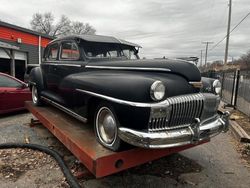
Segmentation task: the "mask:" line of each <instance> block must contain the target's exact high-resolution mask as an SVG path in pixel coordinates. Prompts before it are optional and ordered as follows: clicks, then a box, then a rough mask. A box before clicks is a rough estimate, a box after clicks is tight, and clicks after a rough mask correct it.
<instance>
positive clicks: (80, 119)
mask: <svg viewBox="0 0 250 188" xmlns="http://www.w3.org/2000/svg"><path fill="white" fill-rule="evenodd" d="M41 99H42V100H44V101H45V102H47V103H49V104H51V105H53V106H55V107H56V108H59V109H60V110H62V111H64V112H66V113H67V114H69V115H71V116H73V117H75V118H76V119H78V120H79V121H82V122H83V123H87V121H88V119H87V118H85V117H82V116H80V115H79V114H77V113H75V112H73V111H72V110H70V109H68V108H65V107H64V106H62V105H60V104H58V103H56V102H54V101H52V100H50V99H48V98H46V97H44V96H41Z"/></svg>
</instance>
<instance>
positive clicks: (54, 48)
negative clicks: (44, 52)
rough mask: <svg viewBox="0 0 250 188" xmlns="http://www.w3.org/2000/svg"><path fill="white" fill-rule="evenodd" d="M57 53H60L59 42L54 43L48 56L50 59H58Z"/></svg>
mask: <svg viewBox="0 0 250 188" xmlns="http://www.w3.org/2000/svg"><path fill="white" fill-rule="evenodd" d="M57 54H58V44H52V45H51V46H50V47H49V51H48V56H47V58H48V59H49V60H56V59H57Z"/></svg>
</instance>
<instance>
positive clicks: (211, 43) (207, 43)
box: [202, 41, 213, 68]
mask: <svg viewBox="0 0 250 188" xmlns="http://www.w3.org/2000/svg"><path fill="white" fill-rule="evenodd" d="M212 43H213V42H208V41H206V42H202V44H206V53H205V68H207V50H208V44H212Z"/></svg>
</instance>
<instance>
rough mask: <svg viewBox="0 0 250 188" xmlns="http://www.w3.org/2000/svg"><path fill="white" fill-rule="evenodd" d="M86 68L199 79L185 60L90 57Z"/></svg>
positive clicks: (191, 79)
mask: <svg viewBox="0 0 250 188" xmlns="http://www.w3.org/2000/svg"><path fill="white" fill-rule="evenodd" d="M86 68H87V69H109V70H114V71H115V70H127V71H150V72H166V73H170V74H179V75H181V76H183V77H185V78H186V79H187V80H188V81H200V80H201V76H200V71H199V70H198V68H197V67H196V66H195V65H194V64H192V63H190V62H187V61H183V60H173V59H160V60H158V59H152V60H144V59H143V60H140V59H138V60H109V61H106V60H105V61H104V60H96V59H92V60H90V61H89V63H88V64H87V65H86Z"/></svg>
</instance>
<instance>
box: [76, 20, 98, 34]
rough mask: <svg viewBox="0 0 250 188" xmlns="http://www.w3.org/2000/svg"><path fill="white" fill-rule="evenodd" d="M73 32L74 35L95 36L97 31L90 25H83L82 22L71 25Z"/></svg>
mask: <svg viewBox="0 0 250 188" xmlns="http://www.w3.org/2000/svg"><path fill="white" fill-rule="evenodd" d="M71 32H72V34H78V35H81V34H89V35H93V34H95V32H96V30H95V29H94V28H93V27H92V26H91V25H89V23H86V24H84V23H82V22H78V21H76V22H72V23H71Z"/></svg>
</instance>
